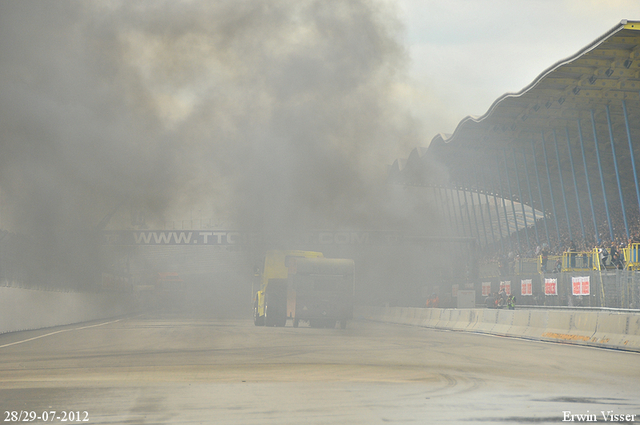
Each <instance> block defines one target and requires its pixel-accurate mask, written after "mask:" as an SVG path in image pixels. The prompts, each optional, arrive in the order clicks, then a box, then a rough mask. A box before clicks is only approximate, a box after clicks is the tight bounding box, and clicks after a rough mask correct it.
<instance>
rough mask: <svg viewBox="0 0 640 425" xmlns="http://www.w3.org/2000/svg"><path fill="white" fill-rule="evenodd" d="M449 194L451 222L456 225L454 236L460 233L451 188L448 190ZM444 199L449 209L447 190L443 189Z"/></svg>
mask: <svg viewBox="0 0 640 425" xmlns="http://www.w3.org/2000/svg"><path fill="white" fill-rule="evenodd" d="M448 189H449V192H450V193H451V210H452V211H453V220H454V221H455V223H456V227H455V230H456V234H457V233H459V232H460V225H459V224H458V216H457V215H456V205H455V204H454V202H453V192H451V187H449V188H448ZM444 197H445V199H446V200H447V209H448V208H449V197H448V196H447V188H446V187H445V188H444Z"/></svg>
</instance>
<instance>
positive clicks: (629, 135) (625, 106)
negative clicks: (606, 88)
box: [622, 99, 640, 209]
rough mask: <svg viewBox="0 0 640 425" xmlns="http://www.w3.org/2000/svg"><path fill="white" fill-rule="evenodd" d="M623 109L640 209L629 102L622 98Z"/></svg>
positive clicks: (639, 191) (639, 190)
mask: <svg viewBox="0 0 640 425" xmlns="http://www.w3.org/2000/svg"><path fill="white" fill-rule="evenodd" d="M622 111H623V112H624V125H625V127H626V128H627V140H628V141H629V153H630V154H631V166H632V168H633V181H634V182H635V184H636V198H637V199H638V208H639V209H640V187H639V186H638V173H637V172H636V160H635V158H634V157H633V143H632V142H631V130H629V114H628V113H627V103H626V102H625V101H624V99H623V100H622Z"/></svg>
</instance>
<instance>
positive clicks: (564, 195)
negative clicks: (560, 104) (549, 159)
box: [553, 128, 573, 241]
mask: <svg viewBox="0 0 640 425" xmlns="http://www.w3.org/2000/svg"><path fill="white" fill-rule="evenodd" d="M553 142H554V144H555V147H556V159H557V160H558V174H559V175H560V189H562V201H563V202H564V213H565V217H566V219H567V229H569V240H570V241H573V234H572V233H571V220H570V219H569V205H568V204H567V196H566V194H565V191H564V179H563V178H562V164H560V150H559V149H558V136H557V134H556V129H555V128H554V129H553Z"/></svg>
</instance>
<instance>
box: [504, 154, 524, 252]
mask: <svg viewBox="0 0 640 425" xmlns="http://www.w3.org/2000/svg"><path fill="white" fill-rule="evenodd" d="M502 156H503V157H504V172H505V175H506V176H507V190H508V191H509V200H510V201H511V212H513V224H514V226H515V228H516V240H517V241H518V251H519V252H522V245H521V244H520V231H519V229H518V217H517V216H516V205H515V204H514V202H513V196H512V194H511V181H510V180H509V167H508V166H507V151H506V149H503V150H502Z"/></svg>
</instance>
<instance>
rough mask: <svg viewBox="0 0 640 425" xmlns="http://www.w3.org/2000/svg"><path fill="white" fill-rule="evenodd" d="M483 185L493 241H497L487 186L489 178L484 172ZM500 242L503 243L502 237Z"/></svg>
mask: <svg viewBox="0 0 640 425" xmlns="http://www.w3.org/2000/svg"><path fill="white" fill-rule="evenodd" d="M482 186H484V198H485V201H486V202H487V216H488V218H489V228H490V229H491V240H492V241H493V243H495V242H496V234H495V232H494V231H493V220H491V206H490V205H489V193H488V192H489V189H488V186H487V180H486V179H485V177H484V174H482ZM499 223H500V219H499V218H498V224H499ZM500 243H502V239H500Z"/></svg>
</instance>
